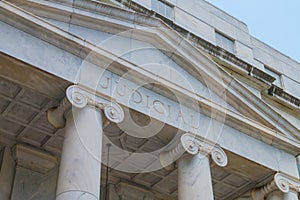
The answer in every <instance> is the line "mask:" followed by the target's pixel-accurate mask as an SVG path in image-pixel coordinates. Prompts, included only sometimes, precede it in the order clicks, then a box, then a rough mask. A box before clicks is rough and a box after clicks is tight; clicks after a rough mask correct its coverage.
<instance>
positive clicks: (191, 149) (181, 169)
mask: <svg viewBox="0 0 300 200" xmlns="http://www.w3.org/2000/svg"><path fill="white" fill-rule="evenodd" d="M209 155H211V158H212V160H213V161H214V162H215V163H216V164H217V165H219V166H221V167H224V166H226V165H227V156H226V154H225V152H224V151H223V150H222V149H221V148H220V147H218V146H214V145H213V144H210V143H207V142H206V141H202V140H200V139H199V138H197V136H195V135H192V134H190V133H186V134H184V135H183V136H181V138H180V142H179V144H178V145H177V146H176V147H175V148H173V149H171V150H170V151H168V152H164V153H162V154H161V155H160V160H161V164H162V166H164V167H167V166H169V165H170V164H172V163H173V162H174V161H176V160H177V159H178V160H177V163H178V199H179V200H186V199H190V200H199V199H205V200H213V199H214V195H213V188H212V179H211V172H210V160H209Z"/></svg>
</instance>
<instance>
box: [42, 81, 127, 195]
mask: <svg viewBox="0 0 300 200" xmlns="http://www.w3.org/2000/svg"><path fill="white" fill-rule="evenodd" d="M66 97H67V98H66V99H64V100H63V102H62V104H61V105H60V106H59V107H58V108H56V109H52V110H49V111H48V113H47V117H48V121H49V122H50V123H51V124H53V125H54V126H56V127H63V126H64V124H65V126H66V127H65V129H66V132H65V138H64V144H63V150H62V156H61V162H60V169H59V178H58V183H57V191H56V200H73V199H84V200H99V199H100V180H101V179H100V175H101V153H102V133H103V128H102V126H103V120H102V117H104V116H102V110H103V113H104V115H105V117H106V119H108V120H110V121H113V122H116V123H119V122H121V121H122V120H123V118H124V113H123V110H122V108H121V107H120V106H119V105H118V104H116V103H112V102H108V101H106V100H105V99H102V98H100V97H98V96H95V95H93V94H92V93H90V92H88V91H86V90H84V89H82V88H80V87H79V86H71V87H69V88H68V89H67V94H66Z"/></svg>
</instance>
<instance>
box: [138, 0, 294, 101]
mask: <svg viewBox="0 0 300 200" xmlns="http://www.w3.org/2000/svg"><path fill="white" fill-rule="evenodd" d="M133 1H135V2H136V3H138V4H141V5H142V6H144V7H146V8H148V9H149V10H155V8H154V7H153V5H154V3H155V2H158V1H160V0H133ZM161 1H162V2H166V3H168V4H169V5H170V6H171V7H173V14H172V18H170V19H171V20H172V21H173V22H174V23H175V24H176V25H178V26H180V27H183V28H185V29H186V30H188V31H190V32H191V33H193V34H195V35H197V36H199V37H201V38H203V39H205V40H206V41H208V42H210V43H212V44H214V45H218V44H217V40H216V32H219V33H221V34H222V35H224V36H226V37H228V38H229V39H232V40H233V41H234V52H233V53H234V54H235V55H236V56H237V57H238V58H240V59H242V60H244V61H246V62H248V63H249V64H251V65H253V66H255V67H257V68H259V69H262V70H264V71H265V72H267V73H270V75H272V76H274V75H275V76H276V75H278V76H277V77H275V78H277V81H276V83H275V84H276V85H277V86H279V87H281V88H283V89H284V90H285V91H286V92H288V93H290V94H291V95H293V96H295V97H298V98H300V82H299V81H297V78H298V77H299V75H300V63H298V62H296V61H295V60H293V59H291V58H289V57H288V56H286V55H284V54H282V53H280V52H278V51H277V50H275V49H273V48H272V47H270V46H268V45H266V44H265V43H263V42H261V41H259V40H257V39H256V38H254V37H252V36H251V35H250V34H249V31H248V27H247V25H246V24H245V23H243V22H241V21H240V20H238V19H236V18H234V17H232V16H231V15H229V14H227V13H225V12H224V11H222V10H220V9H218V8H216V7H215V6H213V5H212V4H210V3H208V2H206V1H204V0H161ZM270 71H271V72H270ZM274 73H275V74H274Z"/></svg>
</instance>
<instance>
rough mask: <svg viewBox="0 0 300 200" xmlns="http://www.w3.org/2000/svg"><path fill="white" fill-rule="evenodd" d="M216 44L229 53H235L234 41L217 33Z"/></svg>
mask: <svg viewBox="0 0 300 200" xmlns="http://www.w3.org/2000/svg"><path fill="white" fill-rule="evenodd" d="M216 42H217V45H218V46H219V47H221V48H223V49H225V50H227V51H229V52H230V53H234V40H232V39H230V38H228V37H226V36H225V35H223V34H221V33H218V32H216Z"/></svg>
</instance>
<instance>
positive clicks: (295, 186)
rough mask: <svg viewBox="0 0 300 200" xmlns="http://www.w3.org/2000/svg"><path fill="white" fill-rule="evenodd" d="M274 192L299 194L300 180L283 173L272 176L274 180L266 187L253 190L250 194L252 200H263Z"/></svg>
mask: <svg viewBox="0 0 300 200" xmlns="http://www.w3.org/2000/svg"><path fill="white" fill-rule="evenodd" d="M275 190H280V191H281V192H283V193H288V192H291V191H293V192H297V193H299V192H300V180H299V179H296V178H294V177H291V176H289V175H286V174H283V173H277V174H275V175H274V179H273V180H272V181H271V182H269V183H267V184H266V185H264V186H262V187H260V188H257V189H254V190H252V192H251V197H252V199H253V200H264V198H265V197H266V196H267V195H268V194H270V193H271V192H273V191H275Z"/></svg>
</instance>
